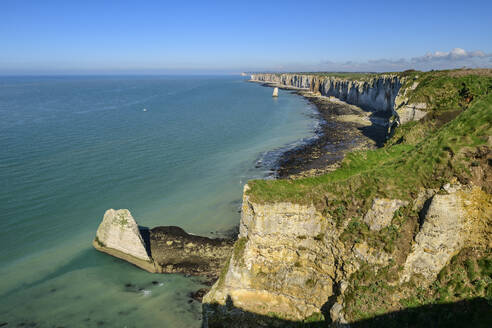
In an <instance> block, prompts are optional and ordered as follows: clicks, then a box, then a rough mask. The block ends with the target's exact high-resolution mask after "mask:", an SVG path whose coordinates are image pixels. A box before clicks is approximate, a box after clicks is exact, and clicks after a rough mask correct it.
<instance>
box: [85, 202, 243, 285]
mask: <svg viewBox="0 0 492 328" xmlns="http://www.w3.org/2000/svg"><path fill="white" fill-rule="evenodd" d="M233 243H234V239H232V238H217V239H212V238H207V237H202V236H195V235H191V234H188V233H186V232H185V231H184V230H183V229H181V228H179V227H174V226H167V227H155V228H153V229H150V230H149V229H148V228H145V227H139V226H138V225H137V223H136V222H135V220H134V219H133V217H132V215H131V213H130V211H128V210H126V209H123V210H113V209H110V210H107V211H106V213H105V214H104V218H103V221H102V222H101V224H100V225H99V228H98V230H97V233H96V238H95V239H94V242H93V245H94V247H95V248H96V249H97V250H99V251H102V252H105V253H108V254H110V255H113V256H115V257H118V258H120V259H123V260H125V261H128V262H130V263H132V264H134V265H136V266H138V267H140V268H142V269H144V270H147V271H149V272H153V273H184V274H189V275H199V276H203V277H205V278H207V279H208V281H210V282H213V281H215V280H216V279H217V277H218V276H219V272H220V269H221V267H222V266H223V265H224V262H225V261H226V260H227V259H228V258H229V256H230V254H231V250H232V245H233Z"/></svg>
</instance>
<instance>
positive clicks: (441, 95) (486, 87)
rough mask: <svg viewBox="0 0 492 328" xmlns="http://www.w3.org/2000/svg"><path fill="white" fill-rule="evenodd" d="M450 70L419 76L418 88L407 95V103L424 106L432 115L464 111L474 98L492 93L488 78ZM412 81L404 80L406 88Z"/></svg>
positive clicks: (425, 73)
mask: <svg viewBox="0 0 492 328" xmlns="http://www.w3.org/2000/svg"><path fill="white" fill-rule="evenodd" d="M466 72H467V71H463V70H462V71H460V70H449V71H432V72H418V73H413V75H418V79H417V81H418V82H419V84H418V86H417V88H416V89H415V90H414V91H413V92H411V93H410V94H409V102H410V103H427V104H428V106H429V108H430V109H431V110H433V111H446V110H456V109H463V108H466V107H467V106H468V104H469V103H470V102H471V101H472V100H473V99H476V98H477V97H480V96H483V95H485V94H488V93H490V90H492V74H491V75H487V74H484V75H476V74H475V75H474V74H473V71H469V74H467V73H466ZM410 83H413V79H409V80H407V84H410Z"/></svg>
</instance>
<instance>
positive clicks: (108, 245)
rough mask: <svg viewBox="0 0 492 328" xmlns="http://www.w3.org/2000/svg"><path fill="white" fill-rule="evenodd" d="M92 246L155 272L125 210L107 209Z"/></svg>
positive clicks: (134, 223)
mask: <svg viewBox="0 0 492 328" xmlns="http://www.w3.org/2000/svg"><path fill="white" fill-rule="evenodd" d="M93 245H94V247H95V248H96V249H97V250H100V251H102V252H105V253H108V254H110V255H113V256H116V257H118V258H121V259H123V260H126V261H128V262H130V263H132V264H135V265H136V266H138V267H141V268H142V269H144V270H147V271H150V272H155V270H156V268H155V266H154V263H153V261H152V258H151V257H150V256H149V254H148V252H147V247H146V245H145V243H144V240H143V238H142V235H141V234H140V230H139V227H138V225H137V223H136V222H135V219H133V216H132V215H131V213H130V211H128V210H126V209H122V210H114V209H109V210H107V211H106V213H104V217H103V220H102V222H101V224H100V225H99V228H98V229H97V233H96V238H95V239H94V242H93Z"/></svg>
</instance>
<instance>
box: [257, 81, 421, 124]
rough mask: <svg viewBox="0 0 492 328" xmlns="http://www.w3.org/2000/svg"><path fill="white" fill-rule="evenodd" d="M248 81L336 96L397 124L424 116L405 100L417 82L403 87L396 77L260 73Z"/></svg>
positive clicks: (417, 105)
mask: <svg viewBox="0 0 492 328" xmlns="http://www.w3.org/2000/svg"><path fill="white" fill-rule="evenodd" d="M251 81H254V82H262V83H273V84H275V85H279V86H282V87H291V88H299V89H304V90H309V91H311V92H313V93H315V94H318V95H321V96H325V97H335V98H337V99H339V100H342V101H344V102H346V103H348V104H351V105H356V106H359V107H360V108H362V109H364V110H367V111H370V112H373V113H377V114H380V115H385V116H386V117H390V116H394V117H396V120H397V122H398V123H399V124H403V123H406V122H409V121H416V120H420V119H422V118H423V117H424V116H425V115H426V114H427V112H426V111H425V109H426V107H427V105H426V104H425V103H417V104H413V103H409V101H408V97H407V93H408V92H410V91H411V90H414V89H415V88H416V87H417V86H418V82H417V81H415V82H414V83H413V84H412V85H410V86H409V87H407V88H403V85H404V82H405V78H402V77H401V76H399V75H397V74H381V75H379V76H378V77H373V78H372V77H371V78H367V79H364V80H362V79H361V80H354V79H344V78H340V77H335V76H329V75H315V74H294V73H285V74H274V73H259V74H252V75H251Z"/></svg>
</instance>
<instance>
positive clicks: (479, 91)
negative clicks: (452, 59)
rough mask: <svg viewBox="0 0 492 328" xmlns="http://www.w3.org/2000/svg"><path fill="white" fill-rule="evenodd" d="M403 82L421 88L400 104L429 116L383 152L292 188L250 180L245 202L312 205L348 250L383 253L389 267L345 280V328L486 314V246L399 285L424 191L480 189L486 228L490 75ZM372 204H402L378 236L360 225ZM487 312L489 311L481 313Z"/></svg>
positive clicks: (489, 277)
mask: <svg viewBox="0 0 492 328" xmlns="http://www.w3.org/2000/svg"><path fill="white" fill-rule="evenodd" d="M401 74H405V75H406V76H407V78H408V80H407V81H406V83H408V84H410V83H414V81H418V86H417V87H416V88H414V89H413V90H412V92H409V93H408V94H407V97H408V98H409V99H412V101H414V102H425V103H426V104H427V108H426V111H428V112H429V113H428V115H427V116H426V118H425V119H424V120H422V121H419V122H410V123H407V124H404V125H402V126H400V127H398V128H397V129H396V131H395V133H394V135H393V136H392V137H391V138H390V139H389V140H388V142H387V143H386V145H385V146H384V147H383V148H380V149H377V150H372V151H363V152H357V153H352V154H349V155H348V156H347V157H346V158H345V159H344V160H343V162H342V165H341V167H340V169H338V170H336V171H334V172H332V173H329V174H326V175H323V176H318V177H310V178H304V179H298V180H275V181H274V180H256V181H251V182H249V186H250V190H249V191H248V192H247V194H248V196H249V197H250V200H251V201H252V202H255V203H278V202H290V203H295V204H304V205H311V204H313V205H314V206H315V207H316V209H317V210H318V211H319V212H320V213H323V215H324V216H326V217H328V218H331V219H333V220H334V221H335V222H336V223H337V226H338V227H339V228H340V229H343V233H342V234H341V236H340V239H341V240H342V242H343V243H344V244H345V245H346V249H351V248H353V247H354V245H356V244H358V243H367V244H368V245H369V247H371V248H372V249H379V250H383V251H384V252H386V253H388V254H390V256H391V261H390V262H389V265H386V266H384V267H377V266H375V265H370V264H366V265H362V266H361V267H360V268H359V269H358V270H357V271H356V272H355V273H353V274H352V275H351V277H350V280H349V282H348V285H349V287H348V288H347V290H346V291H345V293H344V296H343V297H344V299H343V304H344V309H343V311H344V313H345V319H346V320H348V321H349V322H363V321H361V320H368V319H369V318H374V317H377V316H381V315H383V314H388V313H393V312H395V311H403V310H405V311H406V312H405V313H406V315H407V316H406V317H405V318H406V319H405V320H415V322H420V323H421V324H423V323H425V321H426V320H428V318H431V317H433V316H435V315H437V317H439V318H441V317H440V316H441V314H440V313H437V312H436V311H439V307H437V305H439V304H447V303H455V302H462V301H466V300H473V299H477V298H479V299H485V300H487V301H488V302H489V307H488V309H489V310H490V305H492V272H491V263H492V253H491V250H490V244H489V245H487V244H486V243H485V244H484V243H482V244H481V245H480V246H474V247H465V248H464V249H462V250H461V252H460V253H459V254H458V255H456V256H455V257H454V258H453V259H452V260H451V262H449V263H448V264H447V266H445V268H444V269H443V270H442V271H441V273H440V274H439V276H438V278H437V280H435V281H434V282H432V283H431V284H430V286H428V284H423V283H422V281H423V280H419V277H418V276H417V277H413V278H412V279H411V280H410V281H408V282H405V283H401V281H400V280H399V276H400V274H401V272H402V266H403V263H404V262H405V259H406V257H407V256H408V254H409V252H410V248H411V245H412V243H413V240H414V238H415V236H416V234H417V232H418V230H419V226H420V225H421V224H422V222H421V220H422V217H421V213H419V212H420V209H417V208H415V206H414V205H413V204H415V202H416V199H417V198H418V197H419V195H420V194H421V193H422V191H423V190H434V191H435V192H438V193H439V192H440V191H439V190H442V186H443V185H445V184H446V183H448V182H452V183H453V182H456V183H458V182H459V183H461V184H463V185H470V184H473V185H475V186H478V187H479V189H480V188H481V190H482V191H480V192H479V193H478V194H477V196H476V199H475V201H476V202H478V203H480V202H483V207H481V209H479V213H478V214H477V213H476V214H475V216H478V217H481V218H483V219H484V220H486V221H487V220H488V224H489V226H490V224H491V217H492V213H490V208H491V207H490V203H491V199H492V197H491V193H492V186H491V181H490V180H491V179H490V175H491V172H492V156H491V152H492V93H491V91H492V73H491V70H475V71H468V70H454V71H444V72H427V73H422V72H414V71H412V72H406V73H401ZM477 172H480V173H477ZM376 197H377V198H389V199H400V200H408V201H409V205H408V206H404V207H402V208H400V209H399V210H398V211H396V212H395V214H394V217H393V219H392V221H391V224H390V225H389V226H387V227H385V228H383V229H382V230H380V231H372V230H370V229H369V227H368V225H367V224H366V223H364V222H363V219H362V218H363V216H364V215H365V213H367V211H368V210H369V208H370V207H371V204H372V202H373V200H374V199H375V198H376ZM480 211H481V212H480ZM434 305H436V306H434ZM421 306H427V308H426V309H427V310H426V311H427V312H426V314H425V315H423V316H422V315H421V316H420V319H419V314H418V313H419V312H418V311H419V310H418V309H420V307H421ZM412 309H415V310H412ZM485 309H486V310H485V311H488V310H487V306H485ZM462 310H463V311H464V312H463V313H462V314H466V313H467V312H466V311H467V309H462ZM436 313H437V314H436ZM453 315H454V314H449V315H448V317H449V318H452V317H453ZM412 318H413V319H412ZM449 318H448V319H449ZM460 318H461V319H459V320H463V321H462V322H459V320H458V319H457V320H458V321H456V322H454V324H456V325H460V324H461V325H464V324H466V320H469V319H470V318H469V317H467V316H466V315H464V316H462V317H460ZM386 319H388V317H387V316H386ZM476 319H477V320H476V321H475V322H478V323H480V324H483V325H484V326H486V321H487V320H488V319H487V318H485V317H483V318H482V317H481V316H480V315H479V317H477V318H476ZM419 320H420V321H419ZM452 321H453V320H451V321H449V320H448V321H447V322H452ZM364 322H366V325H367V326H371V324H369V323H368V321H364ZM371 322H373V323H374V321H371ZM374 324H375V326H378V327H381V326H389V327H391V326H393V325H394V324H395V323H394V322H392V321H391V320H386V321H382V322H380V321H376V322H375V323H374ZM362 326H364V325H362ZM397 326H398V325H397Z"/></svg>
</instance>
